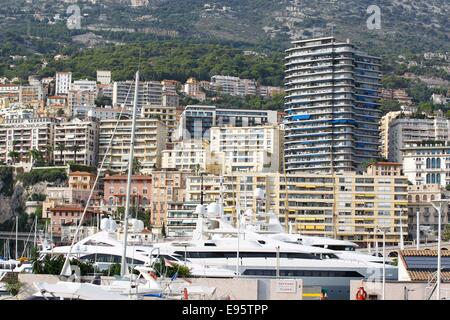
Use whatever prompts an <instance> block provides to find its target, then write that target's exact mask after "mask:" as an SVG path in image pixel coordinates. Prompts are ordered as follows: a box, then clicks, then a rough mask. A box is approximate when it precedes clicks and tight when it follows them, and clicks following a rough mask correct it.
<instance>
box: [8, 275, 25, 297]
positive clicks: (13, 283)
mask: <svg viewBox="0 0 450 320" xmlns="http://www.w3.org/2000/svg"><path fill="white" fill-rule="evenodd" d="M5 287H6V290H8V291H9V293H10V294H11V295H13V296H17V295H18V294H19V292H20V289H21V288H22V283H21V282H20V281H19V280H18V279H17V278H15V277H13V278H10V279H8V280H6V283H5Z"/></svg>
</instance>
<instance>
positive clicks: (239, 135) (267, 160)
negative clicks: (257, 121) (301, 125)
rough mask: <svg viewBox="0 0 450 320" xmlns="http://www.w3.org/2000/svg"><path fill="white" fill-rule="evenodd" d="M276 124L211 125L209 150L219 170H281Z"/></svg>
mask: <svg viewBox="0 0 450 320" xmlns="http://www.w3.org/2000/svg"><path fill="white" fill-rule="evenodd" d="M281 142H282V141H281V131H280V129H279V127H278V126H277V125H272V126H255V127H228V126H226V127H212V128H211V153H212V154H213V155H214V160H213V161H215V162H217V163H218V164H220V165H221V167H222V168H221V172H223V173H230V172H242V171H246V172H264V171H265V172H280V169H281V163H282V155H283V152H282V150H280V148H282V145H281Z"/></svg>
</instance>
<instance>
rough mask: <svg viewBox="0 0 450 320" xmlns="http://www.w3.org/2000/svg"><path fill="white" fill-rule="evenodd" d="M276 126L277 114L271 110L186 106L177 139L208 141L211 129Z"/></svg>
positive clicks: (181, 117)
mask: <svg viewBox="0 0 450 320" xmlns="http://www.w3.org/2000/svg"><path fill="white" fill-rule="evenodd" d="M266 124H277V112H276V111H271V110H245V109H244V110H243V109H219V108H216V107H215V106H201V105H188V106H186V108H185V109H184V111H183V113H182V114H181V116H180V121H179V126H178V132H177V137H180V138H181V137H182V138H183V139H206V140H209V139H210V132H209V131H210V129H211V127H215V126H218V127H222V126H226V125H230V126H235V127H247V126H260V125H266Z"/></svg>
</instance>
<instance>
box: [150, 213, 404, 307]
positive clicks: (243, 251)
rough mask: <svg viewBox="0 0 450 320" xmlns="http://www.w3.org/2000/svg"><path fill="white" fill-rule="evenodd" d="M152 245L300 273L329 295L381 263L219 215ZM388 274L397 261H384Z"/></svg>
mask: <svg viewBox="0 0 450 320" xmlns="http://www.w3.org/2000/svg"><path fill="white" fill-rule="evenodd" d="M154 247H157V248H160V250H161V252H165V253H166V254H167V253H170V254H172V255H175V256H177V257H183V258H182V260H184V259H186V261H190V262H193V263H198V264H204V265H208V266H215V267H220V268H226V269H229V270H235V272H236V274H237V275H238V276H244V277H257V278H264V277H277V276H279V277H283V278H291V277H292V278H302V279H303V281H304V285H305V286H321V287H322V288H324V289H327V292H328V297H329V298H330V299H348V297H349V285H350V280H357V279H369V278H370V279H373V280H374V281H381V280H382V273H383V272H382V270H383V266H382V265H380V264H379V263H373V262H370V261H365V260H364V259H360V260H358V259H346V258H345V256H339V254H337V253H336V252H337V251H334V250H330V249H327V248H321V247H319V246H310V245H305V244H299V243H295V244H294V243H288V242H285V241H280V240H277V239H274V238H271V237H269V236H268V235H264V234H258V233H256V232H254V231H251V230H249V229H246V228H240V229H239V230H238V229H237V228H235V227H233V226H232V225H231V224H229V223H227V222H226V221H224V220H223V219H221V218H220V217H217V218H211V217H210V218H202V217H201V216H199V218H198V222H197V227H196V230H195V231H194V236H193V239H192V240H189V241H185V242H171V243H161V244H154ZM353 258H354V257H353ZM238 261H239V262H238ZM386 279H390V280H394V279H395V280H396V279H397V268H396V267H394V266H391V265H386Z"/></svg>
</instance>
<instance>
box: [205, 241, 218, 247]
mask: <svg viewBox="0 0 450 320" xmlns="http://www.w3.org/2000/svg"><path fill="white" fill-rule="evenodd" d="M215 246H216V244H215V243H208V242H206V243H205V247H215Z"/></svg>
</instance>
